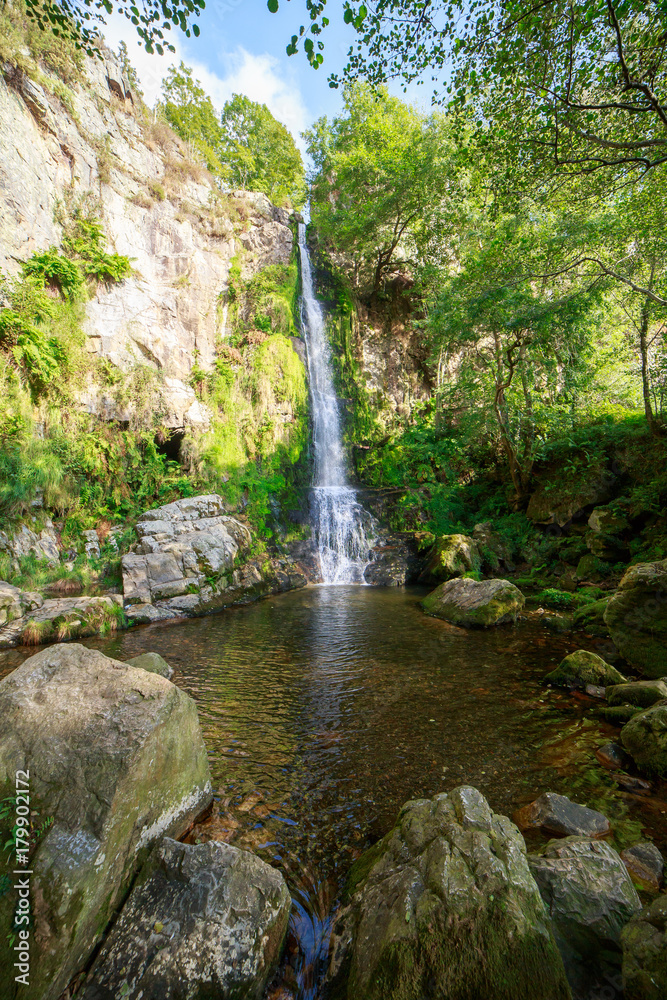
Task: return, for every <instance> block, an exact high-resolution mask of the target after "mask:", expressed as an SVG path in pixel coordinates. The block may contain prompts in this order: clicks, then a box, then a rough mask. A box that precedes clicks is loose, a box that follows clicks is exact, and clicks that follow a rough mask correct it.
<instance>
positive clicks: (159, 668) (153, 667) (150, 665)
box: [125, 653, 174, 681]
mask: <svg viewBox="0 0 667 1000" xmlns="http://www.w3.org/2000/svg"><path fill="white" fill-rule="evenodd" d="M125 662H126V663H127V664H128V665H129V666H130V667H141V669H142V670H147V671H148V672H149V673H150V674H159V675H160V677H166V678H167V680H168V681H170V680H171V678H172V677H173V674H174V668H173V667H170V666H169V664H168V663H167V661H166V660H165V659H163V658H162V657H161V656H160V654H159V653H140V655H139V656H133V657H132V659H131V660H126V661H125Z"/></svg>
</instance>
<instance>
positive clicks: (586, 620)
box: [573, 597, 609, 636]
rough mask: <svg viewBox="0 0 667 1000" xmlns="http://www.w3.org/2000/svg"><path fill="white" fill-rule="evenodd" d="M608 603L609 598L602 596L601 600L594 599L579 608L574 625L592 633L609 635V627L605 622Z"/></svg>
mask: <svg viewBox="0 0 667 1000" xmlns="http://www.w3.org/2000/svg"><path fill="white" fill-rule="evenodd" d="M608 604H609V598H608V597H602V598H600V600H599V601H594V602H593V603H592V604H587V605H586V606H585V607H583V608H579V610H578V611H576V612H575V615H574V619H573V625H574V627H575V628H580V629H582V630H583V631H584V632H588V633H589V634H590V635H595V636H607V635H609V629H608V628H607V626H606V625H605V623H604V613H605V611H606V610H607V605H608Z"/></svg>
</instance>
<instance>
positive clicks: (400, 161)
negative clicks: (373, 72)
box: [305, 84, 452, 298]
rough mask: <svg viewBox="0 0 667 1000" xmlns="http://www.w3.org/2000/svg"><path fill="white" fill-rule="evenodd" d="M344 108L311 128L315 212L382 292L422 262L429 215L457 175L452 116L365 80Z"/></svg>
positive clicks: (357, 270)
mask: <svg viewBox="0 0 667 1000" xmlns="http://www.w3.org/2000/svg"><path fill="white" fill-rule="evenodd" d="M343 100H344V113H343V114H342V115H339V116H337V117H336V118H334V119H333V120H332V121H330V122H329V121H327V119H325V118H322V119H320V120H319V121H318V122H316V123H315V125H314V127H313V128H312V129H310V130H309V131H308V132H306V133H305V138H306V141H307V143H308V152H309V153H310V155H311V157H312V159H313V163H314V165H315V171H316V173H315V175H314V177H313V183H312V192H311V199H312V215H313V221H314V222H315V223H316V225H317V226H318V229H319V231H320V233H321V234H322V235H323V236H324V237H325V239H327V240H329V242H330V243H331V244H332V246H333V247H334V248H335V249H336V250H338V251H341V252H343V253H344V254H346V255H348V257H350V258H351V259H353V261H354V280H355V284H356V285H357V286H358V287H360V288H361V289H362V290H364V291H367V292H369V293H370V295H371V296H372V297H373V298H376V297H377V295H378V292H379V291H380V289H381V287H382V284H383V281H384V280H385V278H386V276H387V275H388V274H390V273H391V271H392V270H393V269H395V268H398V267H404V268H405V267H406V266H410V264H411V263H413V264H414V263H415V258H416V253H415V251H416V248H417V243H418V241H419V238H420V231H421V229H422V227H423V225H424V217H425V215H429V214H430V212H431V210H432V208H433V207H434V206H436V205H437V204H438V203H439V202H440V200H441V198H442V197H443V195H444V193H445V191H446V189H447V187H448V185H449V183H450V182H451V162H452V156H451V152H452V151H451V144H450V140H449V137H448V134H447V129H446V125H445V122H444V119H443V118H442V116H440V115H432V116H429V117H427V116H425V115H423V114H421V113H420V112H418V111H417V110H416V109H415V108H412V107H410V106H409V105H407V104H405V103H403V102H402V101H400V100H399V99H398V98H396V97H391V96H390V95H389V93H388V92H387V90H386V89H385V88H380V89H379V90H378V91H373V90H371V88H370V87H368V86H364V85H361V84H358V85H355V86H350V87H347V88H346V89H345V91H344V94H343Z"/></svg>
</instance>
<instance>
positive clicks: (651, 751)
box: [621, 702, 667, 778]
mask: <svg viewBox="0 0 667 1000" xmlns="http://www.w3.org/2000/svg"><path fill="white" fill-rule="evenodd" d="M621 743H622V744H623V746H624V747H625V749H626V750H627V751H628V753H629V754H631V756H632V759H633V760H634V762H635V764H636V765H637V767H638V768H639V770H640V771H645V772H646V774H648V775H650V776H655V777H661V778H664V777H667V702H658V703H657V705H653V706H652V707H651V708H647V709H646V710H645V711H643V712H638V713H637V714H636V715H633V717H632V718H631V719H630V721H629V722H627V723H626V724H625V725H624V726H623V729H621Z"/></svg>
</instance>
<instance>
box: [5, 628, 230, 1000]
mask: <svg viewBox="0 0 667 1000" xmlns="http://www.w3.org/2000/svg"><path fill="white" fill-rule="evenodd" d="M17 771H27V772H29V775H30V779H29V780H30V797H31V802H30V806H31V809H32V810H34V812H35V816H34V823H35V826H41V825H42V824H44V823H45V822H46V821H50V822H51V825H50V826H48V824H47V827H46V829H45V832H44V834H43V836H42V837H41V838H40V839H39V840H38V842H37V844H36V847H35V849H34V853H33V854H32V856H31V859H30V868H31V870H32V872H33V874H32V877H31V878H32V882H31V899H32V904H33V914H32V915H33V920H34V933H33V938H32V944H33V947H32V949H31V970H30V972H31V975H30V986H29V987H25V986H18V985H17V984H15V983H14V973H13V972H12V971H11V968H8V967H7V960H8V956H9V955H10V952H9V951H8V950H6V949H5V951H4V952H2V957H0V983H1V984H2V988H1V989H0V995H2V997H3V1000H4V998H5V997H6V998H7V1000H12V998H14V997H20V998H21V1000H55V998H57V997H59V996H60V994H61V993H62V991H63V990H64V989H65V987H66V986H67V984H68V982H69V981H70V979H71V977H72V976H73V975H74V974H75V973H76V972H77V971H78V970H79V969H80V968H81V967H82V966H83V965H84V964H85V962H86V960H87V958H88V956H89V955H90V954H91V951H92V950H93V948H94V947H95V945H96V944H97V942H98V941H99V939H100V936H101V934H102V933H103V931H104V929H105V927H106V925H107V923H108V921H109V919H110V918H111V917H112V915H113V913H114V910H115V908H116V907H117V905H118V903H119V902H120V900H121V899H122V896H123V893H124V892H125V890H126V887H127V886H128V884H129V882H130V880H131V879H132V877H133V876H134V874H135V872H136V871H137V870H138V868H139V867H140V865H141V864H142V862H143V860H144V859H145V857H146V855H147V853H148V851H149V850H150V848H151V847H152V845H153V844H154V843H155V842H156V841H157V840H158V839H159V838H160V837H161V836H162V835H164V834H165V833H166V834H173V835H180V833H181V832H183V831H184V829H185V828H187V826H188V825H189V824H190V823H191V821H192V819H193V818H194V817H195V816H196V815H197V814H198V813H199V812H200V811H201V809H202V808H203V807H204V806H205V805H206V803H207V802H208V801H209V800H210V796H211V785H210V776H209V769H208V761H207V756H206V749H205V747H204V744H203V741H202V738H201V733H200V729H199V721H198V718H197V709H196V707H195V703H194V702H193V701H192V699H191V698H189V697H188V696H187V695H186V694H185V693H184V692H183V691H180V690H179V689H178V688H177V687H175V686H174V685H173V684H171V683H170V682H169V681H168V680H166V679H165V678H163V677H160V676H159V675H157V674H154V673H149V672H148V671H146V670H141V669H139V668H137V667H132V666H129V665H128V664H126V663H121V662H119V661H117V660H112V659H109V658H108V657H106V656H104V655H103V654H102V653H100V652H98V651H97V650H91V649H87V648H85V647H84V646H81V645H78V644H75V643H69V644H67V645H56V646H51V647H48V648H47V649H45V650H42V651H41V652H39V653H37V654H36V655H35V656H33V657H31V658H30V659H28V660H26V661H25V662H24V663H23V664H22V665H21V666H20V667H18V668H17V669H16V670H15V671H14V672H13V673H11V674H9V675H8V676H7V677H5V678H4V679H3V680H2V681H0V798H5V797H6V796H8V795H13V794H15V775H16V773H17ZM15 904H16V899H15V898H14V894H13V893H8V894H6V895H5V896H3V897H2V898H0V938H2V940H5V939H6V937H7V935H8V934H9V930H10V924H11V921H12V918H13V916H12V915H13V910H14V906H15ZM11 961H12V959H11V958H10V959H9V962H10V963H11Z"/></svg>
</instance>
